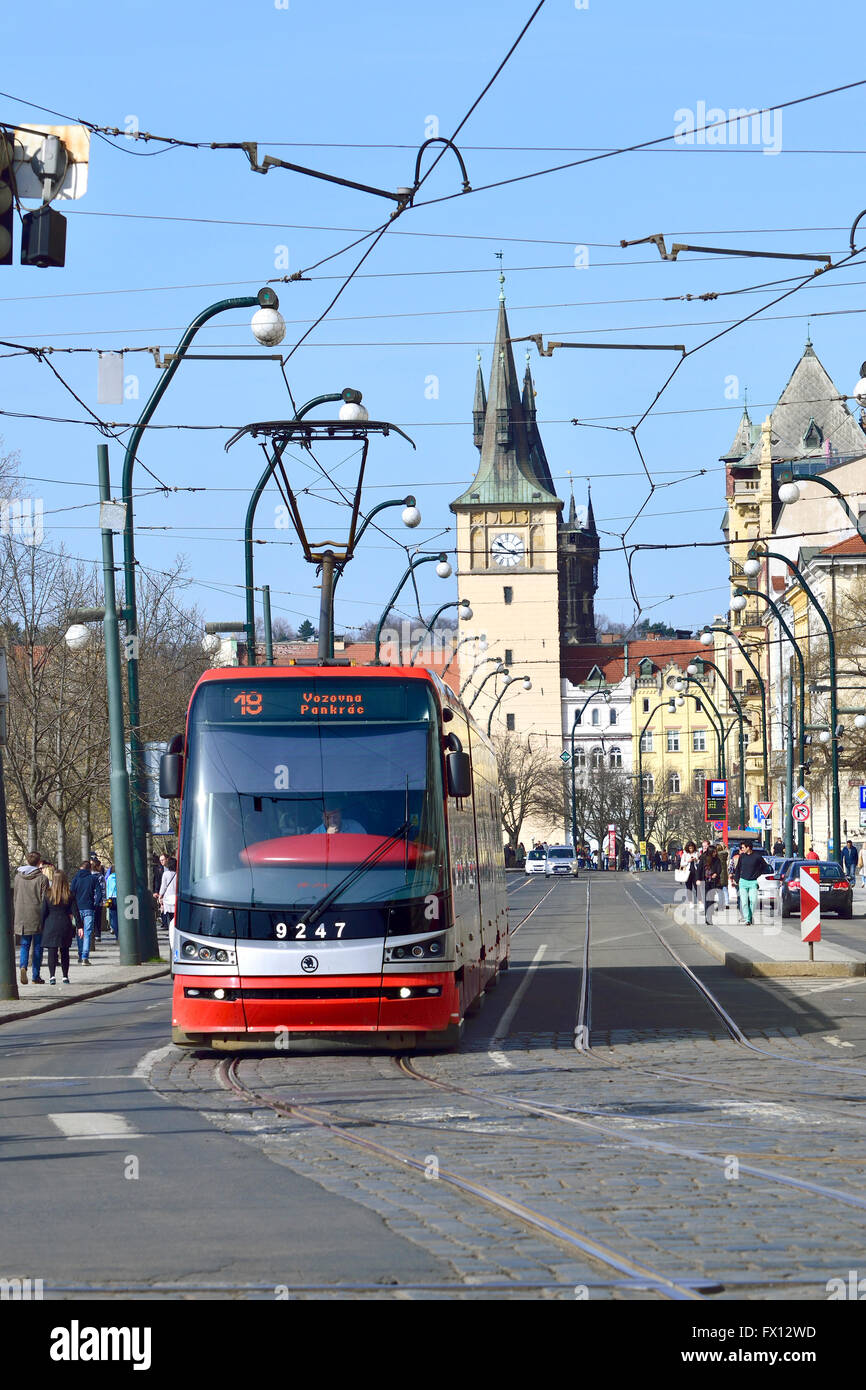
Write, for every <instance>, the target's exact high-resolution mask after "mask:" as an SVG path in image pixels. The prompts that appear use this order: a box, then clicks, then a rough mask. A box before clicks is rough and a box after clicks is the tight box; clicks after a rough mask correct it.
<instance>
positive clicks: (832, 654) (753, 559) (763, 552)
mask: <svg viewBox="0 0 866 1390" xmlns="http://www.w3.org/2000/svg"><path fill="white" fill-rule="evenodd" d="M763 560H780V561H781V563H782V564H783V565H786V566H787V567H788V569H789V570H790V571H791V573H792V574H795V575H796V576H797V582H798V584H799V585H800V587H801V588H802V590H803V592H804V593H805V595H806V597H807V598H808V599H809V601H810V603H811V604H812V607H813V608H814V609H815V612H816V613H817V614H818V617H819V618H820V619H821V622H822V623H823V624H824V631H825V632H826V633H827V660H828V664H829V679H830V730H831V737H830V742H831V744H832V748H831V754H832V762H831V766H832V778H833V785H832V793H831V821H832V829H833V854H832V858H833V859H835V860H836V861H837V863H840V864H841V862H842V846H841V843H840V835H841V828H842V826H841V816H840V808H839V696H838V691H837V688H836V639H835V637H834V635H833V626H832V624H831V622H830V619H829V618H828V617H827V614H826V613H825V612H824V609H823V608H822V607H821V604H820V603H819V602H818V600H817V599H816V597H815V595H814V593H813V591H812V588H811V586H810V584H809V583H808V581H807V580H806V578H805V576H804V574H803V572H802V570H801V569H800V568H799V566H797V565H795V564H794V562H793V560H789V559H788V557H787V555H780V554H778V553H777V552H776V551H774V550H767V549H766V548H765V547H764V546H763V544H762V545H760V547H759V546H753V547H752V549H751V550H750V552H749V558H748V559H747V560H746V562H745V564H744V565H743V573H744V574H746V575H748V577H749V578H754V577H755V576H756V575H758V574H759V573H760V570H761V564H762V562H763ZM765 719H766V712H765ZM764 736H765V738H766V732H765V735H764ZM765 794H766V793H765Z"/></svg>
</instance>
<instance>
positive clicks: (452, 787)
mask: <svg viewBox="0 0 866 1390" xmlns="http://www.w3.org/2000/svg"><path fill="white" fill-rule="evenodd" d="M445 767H446V769H447V775H448V795H449V796H453V797H455V798H457V799H458V800H463V799H465V798H466V797H468V796H471V795H472V764H471V763H470V761H469V754H468V753H446V754H445Z"/></svg>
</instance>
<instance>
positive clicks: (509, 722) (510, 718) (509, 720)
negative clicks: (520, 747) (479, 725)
mask: <svg viewBox="0 0 866 1390" xmlns="http://www.w3.org/2000/svg"><path fill="white" fill-rule="evenodd" d="M505 727H506V729H507V730H508V732H509V733H510V734H513V733H514V715H513V714H506V716H505Z"/></svg>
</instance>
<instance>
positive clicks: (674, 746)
mask: <svg viewBox="0 0 866 1390" xmlns="http://www.w3.org/2000/svg"><path fill="white" fill-rule="evenodd" d="M679 751H680V731H679V729H668V752H669V753H679Z"/></svg>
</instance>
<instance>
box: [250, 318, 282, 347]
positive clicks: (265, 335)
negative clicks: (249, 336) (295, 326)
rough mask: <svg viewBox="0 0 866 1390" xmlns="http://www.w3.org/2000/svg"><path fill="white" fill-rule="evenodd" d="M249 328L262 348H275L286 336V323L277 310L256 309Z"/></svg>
mask: <svg viewBox="0 0 866 1390" xmlns="http://www.w3.org/2000/svg"><path fill="white" fill-rule="evenodd" d="M250 328H251V329H252V330H253V337H254V338H255V339H256V342H258V343H261V345H262V347H277V346H278V345H279V344H280V343H281V342H282V341H283V339H284V338H285V336H286V321H285V319H284V318H283V316H282V314H281V313H280V311H279V309H256V312H255V313H254V314H253V316H252V319H251V320H250Z"/></svg>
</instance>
